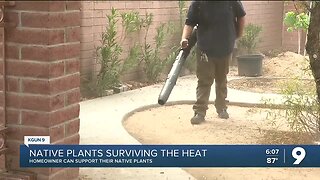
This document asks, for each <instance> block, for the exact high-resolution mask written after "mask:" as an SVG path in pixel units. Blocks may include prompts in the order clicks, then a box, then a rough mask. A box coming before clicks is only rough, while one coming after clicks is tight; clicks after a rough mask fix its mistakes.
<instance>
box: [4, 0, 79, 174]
mask: <svg viewBox="0 0 320 180" xmlns="http://www.w3.org/2000/svg"><path fill="white" fill-rule="evenodd" d="M6 18H7V19H6V21H8V22H13V23H15V24H16V27H8V29H7V31H6V32H7V33H6V39H7V42H6V49H7V51H8V52H7V54H6V63H7V66H6V69H7V74H6V77H7V78H6V79H7V117H6V118H7V126H8V128H9V132H8V138H7V140H8V141H7V146H8V148H9V153H8V155H7V156H6V157H7V164H8V168H9V169H10V170H23V171H29V172H34V173H36V174H37V179H39V180H42V179H76V178H77V177H78V174H79V171H78V169H77V168H76V169H55V168H35V169H20V168H19V145H20V144H23V136H28V135H49V136H50V137H51V143H53V144H62V143H65V144H78V143H79V133H78V131H79V123H80V121H79V118H78V117H79V99H80V91H79V85H80V74H79V69H80V61H79V54H80V2H77V1H75V2H65V1H50V2H49V1H41V2H27V1H17V2H16V5H15V6H14V7H10V8H8V9H7V11H6Z"/></svg>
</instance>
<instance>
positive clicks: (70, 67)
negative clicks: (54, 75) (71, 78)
mask: <svg viewBox="0 0 320 180" xmlns="http://www.w3.org/2000/svg"><path fill="white" fill-rule="evenodd" d="M79 71H80V60H79V59H71V60H67V61H66V73H67V74H72V73H76V72H79Z"/></svg>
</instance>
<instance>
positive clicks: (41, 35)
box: [7, 28, 64, 45]
mask: <svg viewBox="0 0 320 180" xmlns="http://www.w3.org/2000/svg"><path fill="white" fill-rule="evenodd" d="M7 33H8V34H7V41H8V42H15V43H21V44H39V45H49V44H59V43H63V42H64V30H52V29H49V30H48V29H16V28H10V30H8V31H7Z"/></svg>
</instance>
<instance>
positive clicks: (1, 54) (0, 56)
mask: <svg viewBox="0 0 320 180" xmlns="http://www.w3.org/2000/svg"><path fill="white" fill-rule="evenodd" d="M1 35H2V32H0V36H1ZM0 39H1V37H0ZM2 50H3V46H2V43H0V61H3V52H2Z"/></svg>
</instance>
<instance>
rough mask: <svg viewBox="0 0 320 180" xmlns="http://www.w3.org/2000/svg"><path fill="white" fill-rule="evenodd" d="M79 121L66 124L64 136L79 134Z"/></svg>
mask: <svg viewBox="0 0 320 180" xmlns="http://www.w3.org/2000/svg"><path fill="white" fill-rule="evenodd" d="M79 128H80V119H79V118H77V119H75V120H72V121H69V122H67V123H66V136H71V135H73V134H76V133H79Z"/></svg>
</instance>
